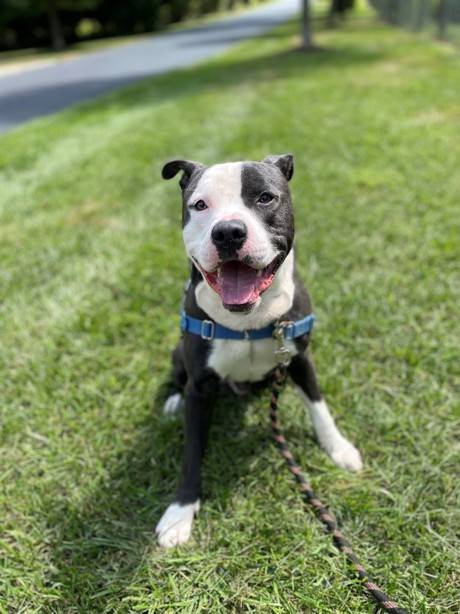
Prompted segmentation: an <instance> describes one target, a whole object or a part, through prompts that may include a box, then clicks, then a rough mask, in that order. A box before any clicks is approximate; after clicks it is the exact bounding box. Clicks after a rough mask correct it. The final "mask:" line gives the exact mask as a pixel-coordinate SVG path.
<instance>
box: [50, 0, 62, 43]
mask: <svg viewBox="0 0 460 614" xmlns="http://www.w3.org/2000/svg"><path fill="white" fill-rule="evenodd" d="M46 11H47V13H48V23H49V27H50V38H51V46H52V47H53V49H54V50H55V51H61V50H62V49H64V47H65V38H64V31H63V29H62V23H61V20H60V18H59V13H58V10H57V6H56V0H47V2H46Z"/></svg>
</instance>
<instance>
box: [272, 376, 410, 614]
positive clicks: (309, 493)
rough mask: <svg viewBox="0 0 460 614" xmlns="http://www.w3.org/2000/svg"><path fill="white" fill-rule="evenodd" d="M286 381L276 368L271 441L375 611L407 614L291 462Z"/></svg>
mask: <svg viewBox="0 0 460 614" xmlns="http://www.w3.org/2000/svg"><path fill="white" fill-rule="evenodd" d="M285 381H286V368H285V366H282V365H281V366H278V367H277V369H276V371H275V374H274V377H273V384H272V389H271V400H270V423H271V428H272V434H273V439H274V440H275V443H276V445H277V447H278V450H279V451H280V452H281V454H282V455H283V457H284V460H285V461H286V464H287V466H288V469H289V471H290V472H291V473H292V474H293V476H294V478H295V480H296V482H297V484H298V485H299V488H300V491H301V493H302V495H303V498H304V500H305V501H306V502H307V503H308V504H309V505H311V506H312V507H313V509H314V510H315V512H316V515H317V517H318V519H319V520H320V521H321V522H322V523H323V525H324V526H325V528H326V530H327V532H328V533H330V534H331V535H332V541H333V542H334V546H335V547H336V548H337V549H338V550H340V552H343V553H344V554H345V556H346V557H347V559H348V561H349V562H350V563H351V564H352V565H353V567H354V569H355V570H356V572H357V574H358V576H359V578H360V579H361V580H362V583H363V586H364V588H365V589H366V591H367V592H368V593H369V594H370V595H371V596H372V598H373V599H374V600H375V601H376V603H377V604H378V607H379V608H381V609H382V610H384V611H385V612H393V614H408V612H407V610H404V609H403V608H400V607H399V606H398V605H397V604H396V603H395V602H394V601H392V600H391V599H390V598H389V597H388V596H387V595H386V594H385V593H384V592H383V591H382V590H381V589H380V588H379V587H378V586H377V584H375V582H373V581H372V580H371V578H370V577H369V575H368V573H367V572H366V570H365V569H364V567H363V566H362V565H361V563H360V562H359V559H358V557H357V556H356V554H355V553H354V552H353V550H352V549H351V546H350V544H349V543H348V542H347V540H346V539H345V537H344V536H343V535H342V533H341V531H340V530H339V528H338V526H337V522H336V521H335V519H334V517H333V516H332V514H331V513H330V512H328V510H327V509H326V507H325V506H324V505H323V504H322V503H321V501H320V500H319V499H318V497H317V496H316V495H315V493H314V491H313V489H312V487H311V486H310V484H309V483H308V482H307V480H306V479H305V477H304V476H303V474H302V472H301V469H300V467H299V465H298V464H297V463H296V461H295V460H294V457H293V456H292V454H291V452H290V450H289V447H288V445H287V443H286V440H285V438H284V436H283V433H282V431H281V429H280V426H279V423H278V397H279V394H280V391H281V389H282V386H283V384H284V382H285Z"/></svg>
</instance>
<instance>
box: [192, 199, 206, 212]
mask: <svg viewBox="0 0 460 614" xmlns="http://www.w3.org/2000/svg"><path fill="white" fill-rule="evenodd" d="M191 207H192V209H196V210H197V211H204V210H205V209H207V208H208V205H207V204H206V203H205V202H204V200H197V201H196V203H194V204H193V205H191Z"/></svg>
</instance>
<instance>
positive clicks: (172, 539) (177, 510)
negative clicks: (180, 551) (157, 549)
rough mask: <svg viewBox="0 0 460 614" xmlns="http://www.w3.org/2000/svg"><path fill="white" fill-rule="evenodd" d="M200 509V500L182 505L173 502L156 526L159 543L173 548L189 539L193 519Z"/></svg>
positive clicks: (164, 546)
mask: <svg viewBox="0 0 460 614" xmlns="http://www.w3.org/2000/svg"><path fill="white" fill-rule="evenodd" d="M199 509H200V500H199V499H198V500H197V501H195V502H194V503H187V504H186V505H181V504H180V503H171V505H170V506H169V507H168V508H167V509H166V511H165V513H164V514H163V516H162V517H161V520H160V522H159V523H158V524H157V526H156V528H155V533H156V534H157V537H158V543H159V544H160V546H162V547H163V548H173V547H174V546H178V545H179V544H183V543H185V542H186V541H188V539H189V537H190V534H191V532H192V525H193V519H194V517H195V514H196V513H198V510H199Z"/></svg>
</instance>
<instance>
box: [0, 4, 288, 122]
mask: <svg viewBox="0 0 460 614" xmlns="http://www.w3.org/2000/svg"><path fill="white" fill-rule="evenodd" d="M299 8H300V2H299V0H279V1H278V2H276V3H273V4H272V3H270V4H267V5H264V6H261V7H258V8H256V9H253V10H249V11H246V12H244V13H242V14H240V15H235V16H231V17H226V18H224V19H221V20H219V21H215V22H211V23H208V24H205V25H201V26H199V27H196V28H191V29H184V30H180V31H177V32H169V33H164V34H156V35H152V36H151V37H147V38H143V39H142V40H140V41H138V42H135V43H130V44H126V45H122V46H119V47H112V48H109V49H105V50H102V51H97V52H93V53H88V54H84V55H82V56H80V57H78V58H75V59H72V60H64V61H60V62H57V63H55V64H51V65H48V66H45V67H41V68H29V69H26V70H24V71H22V72H18V73H14V74H4V75H3V76H2V75H0V132H6V131H8V130H11V129H12V128H14V127H15V126H18V125H20V124H22V123H24V122H27V121H29V120H31V119H34V118H36V117H40V116H43V115H49V114H51V113H55V112H56V111H59V110H61V109H64V108H65V107H68V106H70V105H73V104H75V103H78V102H81V101H83V100H89V99H91V98H95V97H96V96H99V95H101V94H104V93H106V92H109V91H111V90H114V89H116V88H119V87H122V86H124V85H128V84H131V83H133V82H135V81H138V80H140V79H144V78H146V77H149V76H151V75H156V74H160V73H165V72H167V71H169V70H173V69H175V68H180V67H183V66H189V65H191V64H195V63H196V62H199V61H201V60H205V59H206V58H210V57H212V56H214V55H217V54H218V53H221V52H222V51H225V50H226V49H228V48H229V47H230V46H231V45H233V44H235V43H237V42H239V41H242V40H244V39H247V38H252V37H254V36H257V35H260V34H263V33H264V32H266V31H267V30H270V29H271V28H273V27H275V26H276V25H278V24H280V23H282V22H284V21H286V20H287V19H289V18H290V17H292V16H293V15H295V13H296V12H297V11H298V10H299Z"/></svg>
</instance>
